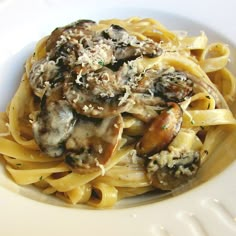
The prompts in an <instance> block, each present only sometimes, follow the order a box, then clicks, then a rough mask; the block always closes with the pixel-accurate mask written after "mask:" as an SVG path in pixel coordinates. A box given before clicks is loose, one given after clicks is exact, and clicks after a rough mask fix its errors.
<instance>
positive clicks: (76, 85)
mask: <svg viewBox="0 0 236 236" xmlns="http://www.w3.org/2000/svg"><path fill="white" fill-rule="evenodd" d="M126 88H127V90H128V91H126ZM129 92H130V90H129V87H128V86H125V85H124V80H123V78H121V77H119V76H117V74H115V73H114V72H112V71H111V70H110V69H108V68H105V67H104V68H103V69H101V70H99V71H96V72H91V73H89V74H86V75H84V76H77V78H76V79H74V82H70V81H69V82H67V83H65V84H64V95H65V97H66V99H67V100H68V101H69V103H70V104H71V106H72V107H74V109H75V110H76V111H77V112H78V113H80V114H83V115H86V116H88V117H95V118H103V117H108V116H114V115H117V114H120V113H122V112H124V111H126V110H127V109H128V108H129V107H130V106H131V101H130V99H129V96H130V93H129Z"/></svg>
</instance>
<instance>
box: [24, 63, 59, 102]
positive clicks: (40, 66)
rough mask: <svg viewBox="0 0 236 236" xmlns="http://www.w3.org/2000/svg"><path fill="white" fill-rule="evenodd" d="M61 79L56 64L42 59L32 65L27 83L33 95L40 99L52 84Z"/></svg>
mask: <svg viewBox="0 0 236 236" xmlns="http://www.w3.org/2000/svg"><path fill="white" fill-rule="evenodd" d="M61 78H62V76H61V74H60V72H59V67H58V66H57V65H56V63H55V62H54V61H48V60H46V59H42V60H40V61H38V62H36V63H35V64H34V65H33V67H32V69H31V71H30V75H29V82H30V86H31V88H32V90H33V92H34V94H35V95H36V96H38V97H40V98H42V96H43V95H44V94H45V92H46V91H47V90H48V89H49V88H51V86H52V84H55V83H56V82H57V81H58V80H60V79H61Z"/></svg>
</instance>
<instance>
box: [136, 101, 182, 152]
mask: <svg viewBox="0 0 236 236" xmlns="http://www.w3.org/2000/svg"><path fill="white" fill-rule="evenodd" d="M167 105H168V107H167V109H165V110H163V111H162V112H161V113H160V115H157V116H156V117H155V118H154V119H153V121H152V122H151V124H150V126H149V127H148V129H147V131H146V132H145V134H144V135H143V137H142V138H141V140H140V141H139V142H138V144H137V146H136V149H137V153H138V155H140V156H148V155H151V154H153V153H157V152H160V151H161V150H163V149H164V148H166V147H167V146H168V145H169V144H170V142H171V141H172V140H173V139H174V137H175V136H176V135H177V134H178V132H179V130H180V127H181V124H182V109H181V107H180V106H179V105H178V104H177V103H173V102H169V103H168V104H167Z"/></svg>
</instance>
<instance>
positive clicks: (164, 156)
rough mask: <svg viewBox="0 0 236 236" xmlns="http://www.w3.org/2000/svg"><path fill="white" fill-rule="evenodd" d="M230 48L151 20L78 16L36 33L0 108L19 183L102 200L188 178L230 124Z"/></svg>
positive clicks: (10, 166)
mask: <svg viewBox="0 0 236 236" xmlns="http://www.w3.org/2000/svg"><path fill="white" fill-rule="evenodd" d="M229 56H230V50H229V48H228V46H227V45H226V44H224V43H221V42H216V43H211V44H208V38H207V35H206V34H205V33H204V32H201V33H200V34H199V36H195V37H194V36H191V37H189V36H188V35H187V34H186V33H183V32H181V31H170V30H168V29H167V28H166V27H165V26H164V25H162V24H161V23H160V22H158V21H156V20H154V19H141V18H138V17H132V18H129V19H126V20H120V19H110V20H101V21H100V22H99V23H96V22H94V21H91V20H79V21H77V22H74V23H72V24H70V25H67V26H64V27H60V28H56V29H55V30H54V31H53V32H52V33H51V34H50V35H49V36H46V37H44V38H43V39H41V40H40V41H39V42H38V44H37V45H36V47H35V51H34V53H33V55H32V56H31V57H30V58H29V59H28V60H27V61H26V64H25V72H24V74H23V76H22V79H21V81H20V84H19V87H18V89H17V91H16V93H15V95H14V96H13V98H12V100H11V101H10V104H9V106H8V107H7V109H6V111H4V112H1V113H0V154H1V157H2V159H3V160H4V163H5V167H6V170H7V171H8V172H9V174H10V176H11V177H12V179H13V180H14V181H15V182H16V183H17V184H19V185H35V186H36V187H38V188H40V189H41V190H42V192H43V193H45V194H49V195H55V196H57V197H58V198H60V199H62V200H64V201H66V202H68V203H71V204H80V203H81V204H88V205H90V206H92V207H96V208H106V207H112V206H114V204H116V202H117V201H118V200H120V199H122V198H126V197H132V196H136V195H141V194H145V193H147V192H151V191H153V192H155V191H156V190H158V191H156V192H157V194H159V193H161V191H166V190H168V191H173V190H175V189H176V188H178V187H180V186H182V185H183V184H186V183H189V182H190V181H192V180H194V178H195V176H196V175H197V172H198V170H199V168H201V167H202V165H203V164H204V162H205V161H207V159H208V157H209V156H210V153H211V150H212V148H213V143H214V142H213V141H212V140H213V137H214V139H216V140H218V139H220V135H219V134H220V133H221V132H220V130H224V128H225V127H226V125H227V126H229V125H230V126H232V127H235V125H236V120H235V117H234V116H233V114H232V112H231V110H230V109H229V106H230V104H231V103H232V102H233V101H234V100H235V90H236V87H235V78H234V76H233V74H232V73H231V72H230V71H229V69H227V68H226V67H227V64H228V61H229Z"/></svg>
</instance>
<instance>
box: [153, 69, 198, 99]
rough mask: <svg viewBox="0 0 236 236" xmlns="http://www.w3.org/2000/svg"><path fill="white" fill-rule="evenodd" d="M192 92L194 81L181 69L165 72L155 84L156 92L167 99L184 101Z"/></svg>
mask: <svg viewBox="0 0 236 236" xmlns="http://www.w3.org/2000/svg"><path fill="white" fill-rule="evenodd" d="M192 92H193V81H192V80H191V79H190V78H189V77H188V76H187V74H186V73H184V72H181V71H174V72H167V73H164V74H162V75H161V76H160V77H158V78H157V79H156V81H155V84H154V93H155V94H156V95H158V96H160V97H162V98H163V99H165V100H166V101H173V102H182V101H184V100H185V99H186V98H187V97H188V96H190V95H191V94H192Z"/></svg>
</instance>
